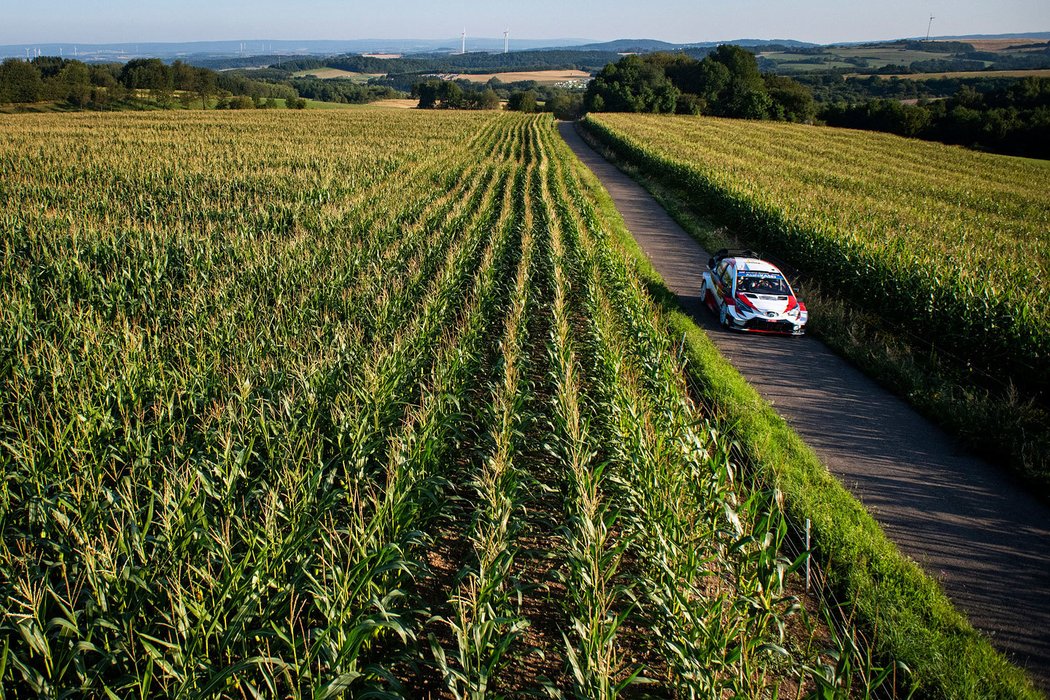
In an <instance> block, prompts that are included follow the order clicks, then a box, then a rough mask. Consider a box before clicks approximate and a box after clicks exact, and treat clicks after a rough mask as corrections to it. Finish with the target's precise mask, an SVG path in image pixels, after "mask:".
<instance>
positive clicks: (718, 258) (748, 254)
mask: <svg viewBox="0 0 1050 700" xmlns="http://www.w3.org/2000/svg"><path fill="white" fill-rule="evenodd" d="M757 257H759V255H758V253H756V252H755V251H753V250H751V249H747V250H730V249H729V248H723V249H722V250H720V251H718V252H717V253H715V254H714V255H713V256H711V259H710V260H708V261H707V267H708V268H710V269H712V270H713V269H715V265H717V264H718V263H720V262H722V261H723V260H725V259H726V258H757Z"/></svg>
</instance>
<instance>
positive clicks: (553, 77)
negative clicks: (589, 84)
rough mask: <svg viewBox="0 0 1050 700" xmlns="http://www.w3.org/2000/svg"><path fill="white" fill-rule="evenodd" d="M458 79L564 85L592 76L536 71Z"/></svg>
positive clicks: (571, 71) (475, 81) (474, 81)
mask: <svg viewBox="0 0 1050 700" xmlns="http://www.w3.org/2000/svg"><path fill="white" fill-rule="evenodd" d="M456 78H457V79H459V80H469V81H470V82H472V83H487V82H488V81H490V80H492V79H493V78H499V79H500V80H501V81H503V82H504V83H517V82H521V81H523V80H535V81H536V82H537V83H544V84H552V83H563V82H566V81H569V80H581V81H582V80H590V79H591V74H590V73H588V72H587V71H582V70H536V71H522V72H510V73H475V74H468V73H463V74H461V75H457V76H456Z"/></svg>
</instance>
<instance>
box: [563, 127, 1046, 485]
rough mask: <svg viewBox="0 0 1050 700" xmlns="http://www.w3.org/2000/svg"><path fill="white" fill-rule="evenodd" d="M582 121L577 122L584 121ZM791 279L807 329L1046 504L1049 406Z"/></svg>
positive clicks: (721, 240) (706, 231)
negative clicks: (805, 311)
mask: <svg viewBox="0 0 1050 700" xmlns="http://www.w3.org/2000/svg"><path fill="white" fill-rule="evenodd" d="M586 123H587V122H586V121H584V122H583V124H584V125H586ZM582 133H583V135H584V136H585V137H586V138H587V140H588V141H589V142H590V143H591V145H592V146H594V147H596V148H598V149H599V150H600V151H601V152H602V154H603V155H605V156H606V158H608V159H609V160H611V161H612V162H614V163H616V165H617V166H618V167H620V168H621V169H622V170H624V171H625V172H627V173H628V174H630V175H631V176H632V177H633V178H634V179H635V180H637V181H638V182H639V183H640V184H641V185H642V186H643V187H645V188H646V189H647V190H648V191H649V192H650V193H651V194H652V195H653V196H654V197H655V198H656V199H657V201H659V202H660V204H661V206H663V207H664V208H665V209H666V210H667V211H668V213H670V214H671V216H672V217H673V218H674V219H675V220H676V221H677V222H678V223H679V224H680V225H681V226H682V227H683V228H684V229H685V230H686V231H687V232H688V233H689V234H690V235H691V236H693V238H695V239H696V240H697V241H698V242H699V243H700V244H701V245H702V246H704V247H705V248H706V249H707V250H718V249H720V248H726V247H730V248H732V247H754V245H755V242H754V241H749V240H747V239H746V238H744V237H740V236H738V235H734V233H733V232H731V231H730V230H729V229H727V228H725V227H718V226H716V225H714V224H713V223H712V222H710V221H708V220H707V219H706V218H704V216H703V214H702V213H700V212H697V211H696V210H694V209H693V208H692V207H691V206H690V204H689V202H690V196H689V193H688V192H687V191H684V190H683V189H681V188H680V187H678V186H676V184H675V183H673V182H667V181H666V179H663V178H660V177H659V176H658V175H657V174H655V173H652V172H651V171H650V170H649V169H648V168H645V167H644V166H643V165H641V164H639V163H636V162H634V161H632V160H630V159H628V158H626V157H625V156H624V155H623V154H622V152H621V151H619V150H617V149H616V144H615V143H610V142H608V141H607V140H605V139H604V138H603V135H602V134H599V133H595V132H592V131H588V130H586V129H585V130H583V131H582ZM777 262H778V263H780V264H781V267H786V268H788V269H789V270H790V271H791V272H792V273H793V275H792V276H793V277H796V278H797V279H798V280H799V282H800V283H801V284H800V285H799V288H800V292H801V295H802V297H803V298H804V299H805V301H806V305H807V307H808V308H809V312H810V323H809V327H808V332H809V333H810V334H812V335H813V336H815V337H818V338H820V340H822V341H823V342H824V343H825V344H827V345H828V347H830V348H831V349H832V350H834V351H835V352H836V353H838V354H839V355H840V356H842V357H844V358H845V359H847V360H848V361H850V362H852V363H853V364H854V365H856V366H857V367H859V368H860V369H861V370H862V371H863V372H864V373H865V374H867V375H868V376H870V377H871V378H872V379H874V380H875V381H877V382H878V383H879V384H880V385H882V386H883V387H885V388H886V389H888V390H890V391H892V392H893V393H894V394H896V395H898V396H900V397H901V398H903V399H904V400H905V401H907V402H908V403H909V404H911V405H912V406H913V407H915V409H916V410H918V411H919V413H921V414H922V415H923V416H925V417H926V418H927V419H929V420H930V421H931V422H933V423H935V424H936V425H938V426H940V427H941V428H943V429H944V430H946V431H947V432H949V433H950V434H951V435H953V436H954V437H956V438H958V439H959V440H960V441H961V442H962V443H963V444H965V445H966V447H967V448H969V449H970V450H972V451H973V452H974V453H976V454H978V455H980V456H982V457H984V458H985V459H987V460H988V461H990V462H991V463H993V464H997V465H1000V466H1003V467H1005V468H1007V469H1008V470H1009V471H1010V472H1011V473H1012V474H1013V475H1014V476H1015V477H1017V478H1018V479H1020V480H1021V481H1023V482H1024V483H1026V484H1027V485H1028V486H1029V487H1030V488H1031V489H1032V490H1033V492H1034V493H1036V494H1037V495H1039V497H1040V498H1042V499H1043V500H1044V501H1048V502H1050V412H1048V411H1047V408H1046V406H1045V405H1043V404H1041V403H1040V402H1038V401H1037V400H1035V399H1033V398H1032V397H1030V396H1026V395H1024V394H1023V393H1019V392H1018V391H1017V388H1016V387H1015V386H1014V385H1013V384H1010V383H1003V382H1002V381H1000V380H999V379H997V378H995V377H989V376H986V375H982V374H980V373H979V372H977V371H976V370H975V369H974V368H973V367H971V366H969V365H967V364H966V363H965V362H963V361H961V360H959V361H956V360H955V359H954V358H952V357H950V356H948V355H946V354H945V353H944V352H943V351H942V352H938V351H936V350H934V349H933V348H931V347H929V346H928V345H927V344H926V343H924V342H923V340H922V338H921V337H919V336H917V335H915V334H913V333H910V332H908V331H907V330H906V329H901V328H898V327H895V326H893V325H891V324H889V323H887V322H886V321H885V320H884V319H883V318H881V317H880V316H879V315H878V314H877V313H873V312H871V311H868V310H865V309H861V308H859V307H857V306H856V305H852V304H850V303H848V302H846V301H844V300H843V299H842V297H841V295H839V294H837V293H836V291H835V290H833V289H825V288H823V287H822V286H821V285H820V284H819V281H818V280H815V279H813V278H812V277H807V275H806V271H805V270H804V269H792V268H793V267H794V266H793V265H792V264H791V261H780V260H777Z"/></svg>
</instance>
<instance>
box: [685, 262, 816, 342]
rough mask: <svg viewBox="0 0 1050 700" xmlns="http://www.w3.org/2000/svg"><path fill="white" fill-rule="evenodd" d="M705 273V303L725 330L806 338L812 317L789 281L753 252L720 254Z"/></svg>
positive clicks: (703, 292)
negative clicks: (804, 334)
mask: <svg viewBox="0 0 1050 700" xmlns="http://www.w3.org/2000/svg"><path fill="white" fill-rule="evenodd" d="M707 266H708V267H709V268H710V269H709V270H707V271H706V272H704V289H703V291H702V296H703V300H704V303H705V304H707V306H708V308H710V309H711V310H712V311H713V312H715V313H716V314H718V320H719V321H720V322H721V324H722V327H723V328H728V329H731V330H738V331H749V332H752V333H782V334H787V335H802V334H803V333H805V332H806V321H807V320H808V318H809V314H808V313H807V312H806V305H805V304H803V303H802V302H800V301H799V300H798V299H796V298H795V293H794V292H793V291H791V285H790V284H788V281H787V278H786V277H784V274H783V273H782V272H781V271H780V270H778V269H777V267H776V265H772V264H770V263H768V262H766V261H764V260H760V259H759V258H757V257H756V256H755V254H754V253H752V252H751V251H749V250H748V251H742V252H740V253H736V254H731V253H730V252H729V251H728V250H720V251H718V252H717V253H715V255H714V257H713V258H711V260H710V261H709V262H708V263H707Z"/></svg>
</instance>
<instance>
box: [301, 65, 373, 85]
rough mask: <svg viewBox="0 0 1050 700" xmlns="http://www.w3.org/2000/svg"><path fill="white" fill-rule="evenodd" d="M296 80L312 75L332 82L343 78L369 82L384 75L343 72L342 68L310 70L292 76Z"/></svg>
mask: <svg viewBox="0 0 1050 700" xmlns="http://www.w3.org/2000/svg"><path fill="white" fill-rule="evenodd" d="M292 75H293V76H294V77H296V78H305V77H306V76H309V75H312V76H314V77H315V78H321V79H322V80H332V79H334V78H342V79H344V80H354V81H359V82H362V83H364V82H368V79H369V78H381V77H383V74H382V73H355V72H353V71H348V70H342V69H340V68H311V69H310V70H301V71H298V72H296V73H293V74H292Z"/></svg>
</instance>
